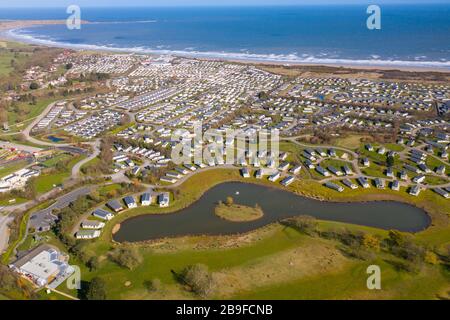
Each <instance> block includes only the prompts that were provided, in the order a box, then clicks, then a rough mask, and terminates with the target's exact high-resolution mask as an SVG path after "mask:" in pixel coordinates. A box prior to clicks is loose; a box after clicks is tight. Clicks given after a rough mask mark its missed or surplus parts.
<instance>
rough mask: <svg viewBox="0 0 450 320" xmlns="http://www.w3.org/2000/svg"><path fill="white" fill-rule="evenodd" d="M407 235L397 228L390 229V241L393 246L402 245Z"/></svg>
mask: <svg viewBox="0 0 450 320" xmlns="http://www.w3.org/2000/svg"><path fill="white" fill-rule="evenodd" d="M405 238H406V237H405V235H404V234H403V233H401V232H400V231H397V230H391V231H389V241H390V243H391V245H392V246H400V245H402V244H403V243H404V242H405V240H406V239H405Z"/></svg>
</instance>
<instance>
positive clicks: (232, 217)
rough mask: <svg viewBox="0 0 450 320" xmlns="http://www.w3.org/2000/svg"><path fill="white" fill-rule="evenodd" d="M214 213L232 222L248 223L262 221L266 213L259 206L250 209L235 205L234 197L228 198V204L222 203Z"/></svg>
mask: <svg viewBox="0 0 450 320" xmlns="http://www.w3.org/2000/svg"><path fill="white" fill-rule="evenodd" d="M214 213H215V214H216V216H218V217H219V218H222V219H225V220H228V221H232V222H248V221H254V220H258V219H261V218H262V217H263V216H264V212H263V210H262V209H261V207H260V206H259V205H257V204H256V205H255V206H254V207H249V206H245V205H240V204H235V203H234V200H233V198H232V197H228V198H227V200H226V202H225V203H223V202H222V201H220V202H219V203H218V204H217V206H216V208H215V210H214Z"/></svg>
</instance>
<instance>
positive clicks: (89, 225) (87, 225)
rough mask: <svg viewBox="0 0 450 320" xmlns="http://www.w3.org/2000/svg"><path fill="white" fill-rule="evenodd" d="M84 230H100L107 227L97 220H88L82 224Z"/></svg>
mask: <svg viewBox="0 0 450 320" xmlns="http://www.w3.org/2000/svg"><path fill="white" fill-rule="evenodd" d="M81 227H82V228H83V229H90V230H100V229H103V228H104V227H105V223H104V222H101V221H95V220H86V221H83V222H82V223H81Z"/></svg>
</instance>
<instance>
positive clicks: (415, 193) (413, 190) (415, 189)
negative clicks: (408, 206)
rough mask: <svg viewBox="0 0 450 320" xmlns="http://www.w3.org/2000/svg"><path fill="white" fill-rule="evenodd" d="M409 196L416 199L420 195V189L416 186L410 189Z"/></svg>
mask: <svg viewBox="0 0 450 320" xmlns="http://www.w3.org/2000/svg"><path fill="white" fill-rule="evenodd" d="M409 194H410V195H412V196H415V197H417V196H418V195H419V194H420V187H419V186H417V185H415V186H413V187H411V189H410V190H409Z"/></svg>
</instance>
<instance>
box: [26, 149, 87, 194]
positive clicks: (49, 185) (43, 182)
mask: <svg viewBox="0 0 450 320" xmlns="http://www.w3.org/2000/svg"><path fill="white" fill-rule="evenodd" d="M59 157H63V158H65V159H66V160H67V159H68V158H67V157H65V155H60V156H59ZM83 158H84V156H78V157H72V160H70V162H69V163H68V165H67V169H66V170H65V171H63V172H58V173H52V174H44V175H40V176H38V177H37V178H36V180H35V186H36V191H37V192H38V193H45V192H48V191H50V190H52V189H53V188H54V187H55V186H57V185H60V184H62V183H63V182H64V180H66V179H67V178H69V177H70V175H71V170H72V167H73V166H74V165H75V164H76V163H77V162H79V161H81V160H83ZM48 163H50V164H54V161H53V159H50V160H48ZM48 163H47V164H48ZM44 164H45V162H44Z"/></svg>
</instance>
